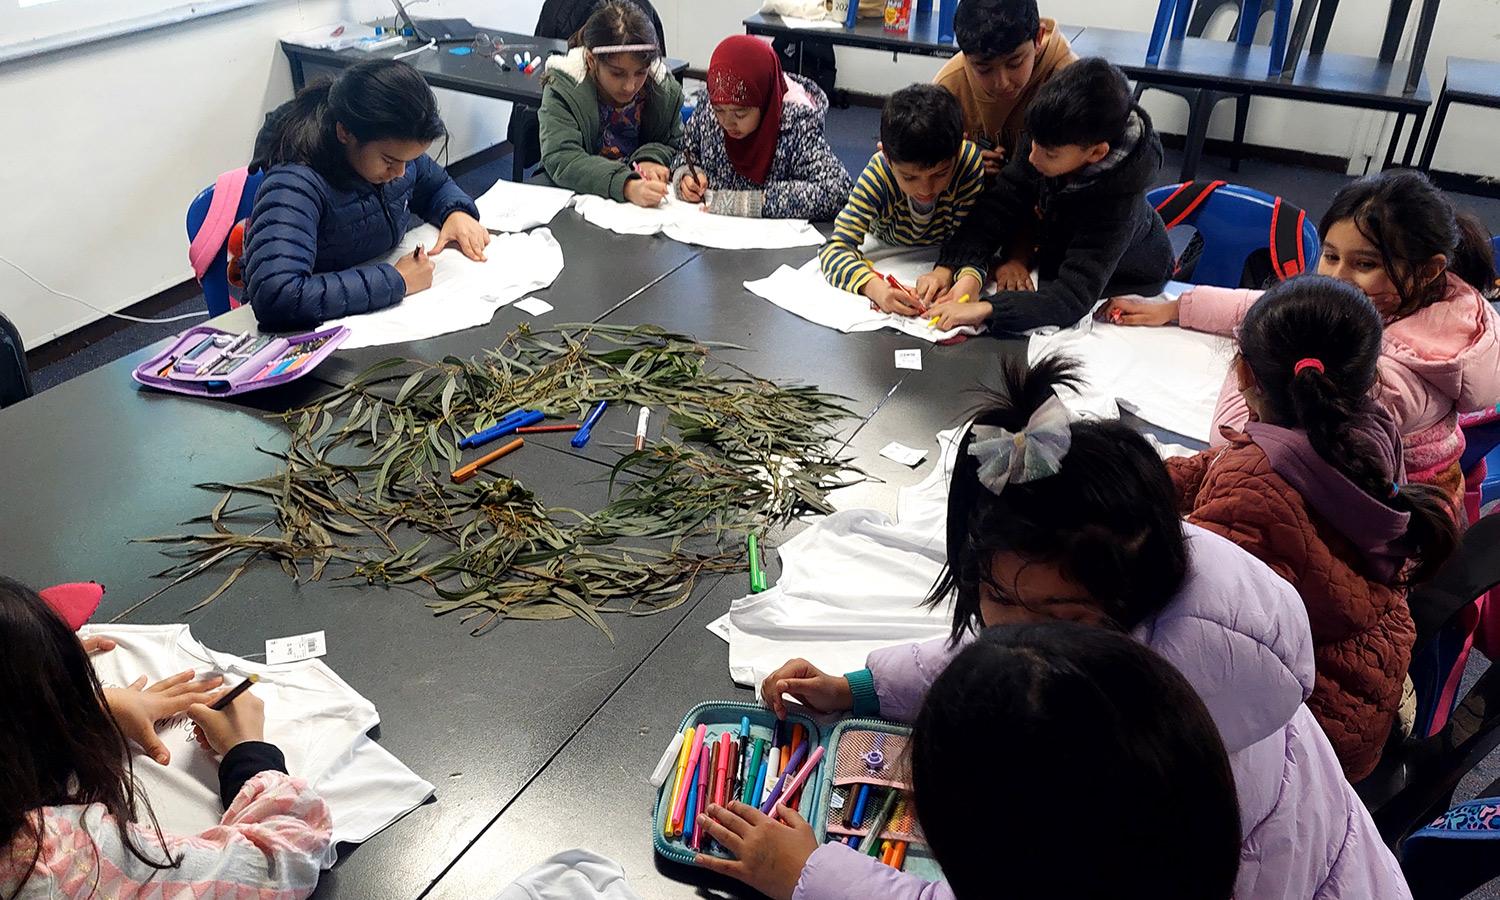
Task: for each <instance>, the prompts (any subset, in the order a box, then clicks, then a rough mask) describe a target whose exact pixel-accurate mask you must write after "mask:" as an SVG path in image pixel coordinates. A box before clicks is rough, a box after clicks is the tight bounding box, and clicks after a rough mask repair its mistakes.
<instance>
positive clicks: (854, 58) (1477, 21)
mask: <svg viewBox="0 0 1500 900" xmlns="http://www.w3.org/2000/svg"><path fill="white" fill-rule="evenodd" d="M653 2H654V3H655V5H656V8H657V10H658V11H659V12H660V13H661V16H662V21H663V23H664V24H665V25H666V28H667V43H668V50H669V51H670V52H671V54H672V55H673V56H677V57H681V58H685V59H687V60H689V61H690V62H691V63H693V65H694V66H696V67H700V68H701V67H704V66H707V64H708V59H709V56H710V54H712V52H713V48H714V45H715V44H716V43H717V42H718V41H719V40H720V39H721V38H723V37H724V36H726V35H729V34H734V33H737V32H741V31H743V30H744V29H743V26H742V25H741V22H742V20H743V19H744V18H745V17H746V16H747V15H750V14H751V13H754V12H755V11H756V10H758V9H759V8H760V4H759V3H758V2H757V0H653ZM1417 5H1420V4H1417ZM1041 6H1042V14H1043V15H1045V16H1049V17H1052V18H1055V19H1057V20H1058V21H1059V22H1063V23H1069V24H1075V25H1084V26H1087V25H1097V26H1101V27H1108V28H1128V29H1138V30H1146V29H1149V28H1150V25H1151V20H1152V17H1153V15H1154V14H1155V11H1156V7H1157V0H1041ZM1385 7H1386V3H1383V2H1379V0H1356V2H1345V3H1344V4H1343V5H1342V6H1341V7H1340V10H1339V14H1338V17H1337V19H1336V20H1335V22H1334V27H1333V32H1332V34H1331V36H1330V39H1329V43H1328V49H1329V50H1331V51H1335V52H1342V53H1358V54H1362V55H1373V54H1374V53H1376V52H1378V50H1379V47H1380V39H1381V36H1382V33H1383V30H1384V27H1385ZM1221 12H1222V15H1221V16H1220V17H1219V18H1218V19H1216V20H1215V22H1214V23H1212V25H1211V26H1210V31H1209V33H1210V34H1211V35H1215V36H1224V35H1227V34H1228V33H1229V29H1230V20H1231V18H1232V12H1231V11H1230V10H1228V9H1226V10H1223V11H1221ZM1411 18H1412V22H1411V23H1410V26H1409V28H1408V34H1407V36H1406V41H1407V44H1408V46H1409V44H1410V41H1411V34H1410V31H1411V28H1412V27H1414V26H1415V19H1416V15H1415V12H1414V13H1413V15H1412V17H1411ZM1261 27H1262V34H1261V38H1260V39H1261V40H1262V41H1265V40H1266V39H1267V37H1268V36H1269V32H1270V27H1271V20H1270V18H1269V17H1266V18H1265V19H1264V20H1263V21H1262V24H1261ZM835 53H836V55H837V57H838V66H839V82H840V83H841V84H843V85H845V86H848V87H850V88H853V89H856V90H859V91H864V92H869V93H889V92H890V91H892V90H895V89H897V88H900V87H902V86H905V85H907V84H909V83H911V82H913V81H925V80H929V79H931V78H932V76H933V75H934V74H936V73H937V70H938V68H939V67H940V66H941V65H942V60H937V59H927V58H923V57H913V56H900V57H897V58H896V59H894V60H893V59H892V57H891V55H890V54H888V53H879V52H875V51H870V50H858V49H851V48H844V47H839V48H836V50H835ZM1449 55H1453V56H1466V57H1474V58H1479V59H1491V60H1500V0H1445V2H1444V3H1443V5H1442V7H1441V10H1440V12H1439V15H1438V20H1437V27H1436V29H1435V30H1434V32H1433V38H1432V47H1431V50H1430V51H1429V53H1428V57H1427V74H1428V78H1430V79H1431V80H1432V93H1433V96H1434V98H1436V95H1437V92H1438V89H1439V87H1440V86H1441V84H1442V79H1443V61H1444V60H1445V59H1446V58H1447V57H1448V56H1449ZM1142 104H1143V105H1144V106H1145V107H1146V109H1147V111H1148V112H1150V113H1151V116H1152V118H1153V119H1154V120H1155V122H1156V125H1157V127H1158V128H1160V129H1162V130H1165V131H1172V132H1177V133H1181V132H1182V131H1184V130H1185V129H1186V127H1187V103H1186V102H1185V101H1184V100H1182V99H1181V98H1178V97H1176V96H1174V95H1170V94H1165V93H1163V92H1161V91H1148V92H1147V93H1146V95H1145V96H1144V97H1143V99H1142ZM1393 123H1394V116H1388V115H1384V114H1380V113H1366V112H1359V111H1356V110H1348V109H1339V108H1336V107H1331V106H1313V105H1311V104H1305V103H1291V102H1288V101H1281V100H1267V99H1261V98H1257V99H1256V100H1255V101H1254V103H1253V104H1252V107H1251V113H1250V124H1249V128H1248V130H1247V132H1246V139H1247V140H1248V141H1250V142H1251V143H1255V144H1263V145H1267V146H1276V147H1291V148H1295V149H1298V150H1305V151H1309V152H1312V153H1319V154H1328V155H1332V156H1338V157H1343V158H1347V159H1349V160H1350V163H1349V170H1350V171H1351V172H1357V173H1362V172H1364V171H1365V169H1366V165H1367V163H1368V164H1370V165H1372V166H1379V165H1380V163H1381V162H1382V161H1383V160H1384V159H1385V155H1384V154H1385V146H1386V141H1387V139H1388V137H1389V134H1390V128H1391V127H1392V124H1393ZM1233 126H1234V104H1233V103H1224V104H1221V105H1220V107H1219V109H1218V110H1217V111H1216V114H1215V116H1214V118H1213V125H1212V129H1211V131H1210V135H1211V136H1213V137H1221V138H1225V139H1228V138H1230V137H1231V136H1232V134H1233ZM1410 127H1411V126H1410V122H1409V121H1408V124H1407V128H1408V129H1410ZM1497 128H1500V112H1494V111H1489V110H1481V109H1476V108H1473V107H1458V106H1455V107H1453V109H1452V110H1451V111H1450V113H1449V116H1448V122H1447V124H1446V125H1445V126H1444V129H1443V139H1442V142H1441V143H1440V144H1439V145H1438V152H1437V156H1436V157H1435V158H1434V159H1433V167H1434V168H1437V169H1443V170H1447V171H1458V172H1467V173H1473V174H1481V175H1489V176H1494V177H1500V154H1496V153H1495V152H1494V150H1495V138H1494V135H1495V133H1496V130H1497ZM1403 148H1404V138H1403ZM1371 157H1374V162H1373V163H1369V160H1370V158H1371Z"/></svg>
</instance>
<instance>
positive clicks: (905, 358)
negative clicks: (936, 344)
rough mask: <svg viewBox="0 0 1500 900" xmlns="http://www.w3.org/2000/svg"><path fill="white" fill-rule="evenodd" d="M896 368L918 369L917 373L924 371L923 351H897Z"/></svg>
mask: <svg viewBox="0 0 1500 900" xmlns="http://www.w3.org/2000/svg"><path fill="white" fill-rule="evenodd" d="M896 368H898V369H916V370H917V371H919V372H920V371H921V370H922V351H921V350H897V351H896Z"/></svg>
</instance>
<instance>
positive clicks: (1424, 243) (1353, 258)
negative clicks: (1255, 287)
mask: <svg viewBox="0 0 1500 900" xmlns="http://www.w3.org/2000/svg"><path fill="white" fill-rule="evenodd" d="M1318 236H1319V238H1320V239H1321V240H1322V255H1321V256H1320V257H1319V260H1318V273H1319V274H1321V275H1332V276H1333V277H1335V278H1338V279H1339V280H1341V281H1347V282H1349V283H1350V284H1353V285H1354V286H1355V287H1358V288H1359V289H1360V290H1362V291H1364V292H1365V294H1366V295H1367V296H1368V297H1369V298H1370V300H1372V301H1373V302H1374V303H1375V308H1376V309H1378V310H1379V311H1380V312H1381V314H1382V315H1383V316H1384V317H1385V339H1384V347H1383V350H1382V353H1381V357H1380V364H1379V380H1378V382H1377V384H1376V387H1375V399H1376V400H1378V401H1379V402H1380V404H1381V405H1382V406H1384V407H1385V408H1386V410H1387V411H1388V412H1389V413H1390V414H1391V417H1392V418H1393V419H1395V420H1396V425H1397V426H1398V427H1399V428H1400V429H1401V438H1402V443H1403V444H1404V446H1405V451H1404V459H1403V461H1404V463H1405V466H1406V475H1407V478H1408V479H1409V480H1411V481H1412V482H1417V483H1422V484H1433V485H1437V486H1438V487H1440V488H1442V489H1443V491H1444V493H1446V494H1447V495H1448V497H1449V499H1450V501H1451V502H1452V503H1453V505H1454V508H1455V510H1461V509H1462V508H1463V493H1464V480H1463V472H1462V471H1461V470H1460V469H1459V457H1460V456H1462V455H1463V452H1464V436H1463V432H1462V431H1461V430H1459V427H1458V416H1459V414H1461V413H1470V412H1476V411H1478V410H1482V409H1486V408H1491V407H1493V406H1494V405H1495V404H1496V403H1500V315H1496V313H1495V310H1494V309H1493V308H1492V307H1491V306H1490V304H1489V303H1488V302H1486V301H1485V299H1484V296H1483V293H1482V292H1483V291H1485V290H1488V289H1490V288H1492V287H1493V286H1494V285H1495V263H1494V249H1493V247H1492V246H1491V244H1490V239H1489V234H1488V233H1487V232H1486V231H1485V228H1484V226H1483V225H1482V224H1481V223H1480V222H1479V220H1478V219H1475V218H1474V217H1473V216H1470V215H1463V214H1459V213H1457V212H1455V211H1454V209H1453V206H1452V204H1451V203H1450V202H1449V200H1448V198H1447V196H1445V195H1444V194H1443V192H1442V191H1439V190H1438V189H1437V188H1436V187H1433V185H1432V183H1431V182H1429V181H1428V180H1427V177H1426V176H1425V175H1422V174H1421V173H1419V172H1410V171H1391V172H1382V173H1381V174H1379V175H1373V176H1370V177H1369V178H1362V179H1360V180H1358V181H1356V182H1354V183H1352V184H1350V185H1347V186H1346V187H1344V188H1343V189H1342V190H1340V191H1339V192H1338V193H1337V194H1335V195H1334V198H1333V204H1332V205H1331V206H1330V207H1329V208H1328V212H1327V213H1325V214H1324V216H1323V219H1322V221H1321V222H1320V223H1319V224H1318ZM1259 296H1260V292H1259V291H1244V290H1230V289H1226V288H1216V287H1195V288H1193V289H1192V290H1189V291H1186V292H1184V293H1183V294H1182V296H1181V297H1179V298H1178V299H1177V300H1175V301H1171V302H1168V303H1154V302H1151V301H1147V300H1143V299H1142V298H1138V297H1117V298H1115V299H1113V300H1111V301H1110V303H1109V305H1108V308H1107V309H1106V311H1105V315H1106V316H1110V315H1113V316H1115V317H1116V321H1118V322H1119V323H1120V324H1122V325H1164V324H1166V323H1168V322H1171V321H1173V320H1176V321H1178V322H1179V323H1180V324H1181V325H1182V327H1183V328H1191V329H1193V330H1194V331H1207V332H1212V333H1214V334H1222V335H1226V336H1227V335H1232V334H1233V333H1234V329H1235V328H1236V327H1237V326H1238V325H1239V322H1240V320H1241V319H1242V318H1244V315H1245V311H1246V310H1248V309H1249V308H1250V305H1251V304H1252V303H1254V302H1255V300H1256V298H1257V297H1259ZM1249 416H1250V413H1249V410H1248V409H1247V408H1246V407H1245V401H1244V399H1243V398H1242V397H1241V396H1240V394H1239V389H1238V385H1237V384H1236V382H1235V378H1234V375H1233V373H1231V374H1230V377H1229V378H1228V379H1227V380H1226V381H1225V382H1224V389H1223V391H1222V392H1221V393H1220V394H1219V404H1218V409H1217V411H1216V413H1215V415H1214V425H1215V426H1216V427H1215V428H1214V429H1213V436H1212V439H1211V440H1210V443H1211V444H1212V445H1213V446H1221V445H1222V444H1223V443H1224V442H1225V438H1224V437H1223V436H1222V435H1221V434H1220V430H1221V429H1222V428H1223V427H1225V426H1228V427H1229V428H1230V429H1231V430H1232V431H1243V430H1244V425H1245V423H1246V422H1247V421H1248V420H1249Z"/></svg>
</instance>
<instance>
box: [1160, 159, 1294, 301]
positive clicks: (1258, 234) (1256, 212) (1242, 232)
mask: <svg viewBox="0 0 1500 900" xmlns="http://www.w3.org/2000/svg"><path fill="white" fill-rule="evenodd" d="M1181 186H1182V185H1180V184H1169V185H1167V186H1165V187H1159V188H1156V189H1154V190H1152V191H1151V192H1149V193H1148V194H1146V200H1147V202H1149V203H1150V204H1151V205H1152V206H1156V205H1157V204H1159V203H1161V202H1162V201H1163V200H1165V199H1167V198H1168V197H1170V196H1172V193H1173V192H1174V191H1176V190H1177V189H1178V188H1179V187H1181ZM1276 199H1277V198H1275V197H1273V196H1271V195H1270V194H1266V193H1263V192H1261V191H1257V190H1255V189H1254V188H1247V187H1244V186H1242V185H1238V184H1226V185H1223V186H1221V187H1220V188H1219V189H1218V190H1216V191H1214V192H1213V193H1212V194H1210V195H1209V196H1208V198H1207V199H1205V200H1204V201H1203V202H1202V203H1201V204H1199V205H1198V208H1197V209H1195V210H1193V211H1192V212H1191V213H1190V214H1188V217H1187V218H1186V219H1184V220H1183V221H1182V223H1181V224H1183V225H1191V226H1192V227H1193V228H1196V229H1197V230H1198V234H1199V235H1200V236H1201V237H1202V238H1203V256H1202V257H1201V258H1200V259H1199V260H1198V264H1197V266H1196V267H1194V269H1193V274H1192V283H1193V284H1208V285H1213V286H1215V287H1230V288H1233V287H1239V286H1240V276H1241V274H1242V273H1243V272H1244V271H1245V260H1246V259H1248V258H1249V256H1250V254H1251V253H1254V252H1255V251H1257V250H1263V249H1266V248H1268V247H1269V246H1270V243H1271V240H1270V238H1271V211H1272V210H1273V209H1274V208H1275V204H1276ZM1317 259H1318V230H1317V228H1315V227H1313V224H1312V221H1311V220H1310V219H1309V221H1307V222H1305V223H1303V226H1302V266H1303V268H1304V269H1308V270H1312V269H1315V268H1316V263H1317Z"/></svg>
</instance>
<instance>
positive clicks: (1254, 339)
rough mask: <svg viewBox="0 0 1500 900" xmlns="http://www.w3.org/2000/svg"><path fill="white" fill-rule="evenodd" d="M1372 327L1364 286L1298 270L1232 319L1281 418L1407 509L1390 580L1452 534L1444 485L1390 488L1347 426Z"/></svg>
mask: <svg viewBox="0 0 1500 900" xmlns="http://www.w3.org/2000/svg"><path fill="white" fill-rule="evenodd" d="M1381 332H1382V326H1381V319H1380V313H1379V312H1378V311H1376V309H1375V306H1374V304H1373V303H1371V302H1370V298H1369V297H1367V296H1365V294H1364V292H1362V291H1360V290H1359V289H1358V288H1356V287H1354V286H1353V285H1349V284H1345V283H1344V282H1342V281H1337V280H1335V279H1332V278H1327V277H1324V276H1321V275H1303V276H1299V277H1297V278H1293V279H1290V280H1288V281H1284V282H1281V283H1280V284H1277V285H1275V286H1273V287H1272V288H1271V289H1270V290H1268V291H1266V293H1265V294H1263V295H1261V298H1260V299H1259V300H1257V301H1256V302H1255V305H1254V306H1252V307H1251V308H1250V311H1249V312H1248V313H1247V314H1246V315H1245V319H1244V321H1243V322H1242V323H1241V324H1240V352H1241V354H1242V355H1243V358H1244V360H1245V362H1246V364H1248V365H1249V367H1250V371H1251V372H1252V373H1253V374H1254V375H1255V384H1256V388H1257V390H1258V391H1259V392H1260V394H1261V395H1262V396H1263V397H1264V398H1265V401H1266V403H1267V404H1268V405H1269V406H1270V408H1271V412H1272V413H1273V414H1274V415H1275V416H1276V419H1277V421H1278V422H1279V423H1280V424H1282V425H1284V426H1286V427H1288V428H1301V429H1303V430H1305V431H1306V432H1307V439H1308V442H1309V443H1310V444H1311V445H1312V448H1313V450H1314V451H1316V452H1317V454H1318V455H1319V456H1321V457H1322V458H1323V459H1324V460H1325V461H1327V462H1328V464H1329V465H1331V466H1333V468H1334V469H1336V470H1337V471H1338V472H1339V473H1340V474H1342V475H1343V476H1344V477H1346V478H1348V479H1349V480H1350V481H1352V482H1354V484H1355V485H1357V486H1358V487H1359V488H1360V489H1361V490H1363V491H1364V492H1365V493H1367V494H1369V495H1370V496H1371V497H1374V498H1375V499H1377V500H1379V501H1381V502H1382V503H1384V504H1385V505H1387V506H1389V507H1390V508H1392V509H1394V510H1397V511H1398V512H1404V513H1408V514H1410V516H1411V518H1410V521H1409V523H1408V526H1407V532H1406V538H1407V541H1408V544H1409V545H1410V546H1411V547H1412V552H1411V554H1410V560H1411V565H1410V566H1409V567H1408V568H1407V569H1406V570H1405V571H1404V572H1402V573H1401V575H1400V576H1399V577H1398V579H1397V581H1398V583H1400V584H1414V583H1418V582H1421V581H1423V580H1425V579H1427V578H1429V577H1431V576H1432V574H1434V573H1435V572H1436V571H1437V569H1438V567H1439V566H1441V565H1442V564H1443V562H1444V561H1445V560H1446V559H1447V558H1448V556H1449V555H1450V554H1452V552H1453V549H1454V547H1455V546H1456V544H1457V540H1458V536H1457V532H1456V529H1455V526H1454V519H1453V511H1452V509H1451V508H1450V507H1449V505H1448V503H1447V501H1446V500H1445V499H1444V494H1443V492H1442V491H1440V490H1439V489H1437V488H1434V487H1431V486H1430V485H1407V486H1405V487H1400V488H1397V487H1396V485H1395V484H1394V482H1393V481H1392V479H1391V475H1392V473H1391V472H1390V471H1389V470H1387V469H1386V468H1385V467H1384V466H1382V465H1381V463H1380V461H1379V460H1380V457H1381V455H1382V454H1381V452H1380V450H1379V448H1378V447H1377V446H1376V445H1375V443H1374V442H1373V441H1371V440H1370V439H1369V438H1367V437H1365V436H1364V435H1363V434H1361V433H1360V432H1359V431H1358V430H1357V429H1356V428H1355V423H1356V420H1357V419H1358V417H1359V416H1360V415H1361V413H1362V411H1363V409H1364V407H1365V404H1366V403H1367V402H1368V396H1369V393H1370V389H1371V388H1372V387H1373V386H1374V384H1375V378H1376V365H1377V363H1378V361H1379V358H1380V345H1381ZM1397 452H1398V453H1399V448H1397Z"/></svg>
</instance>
